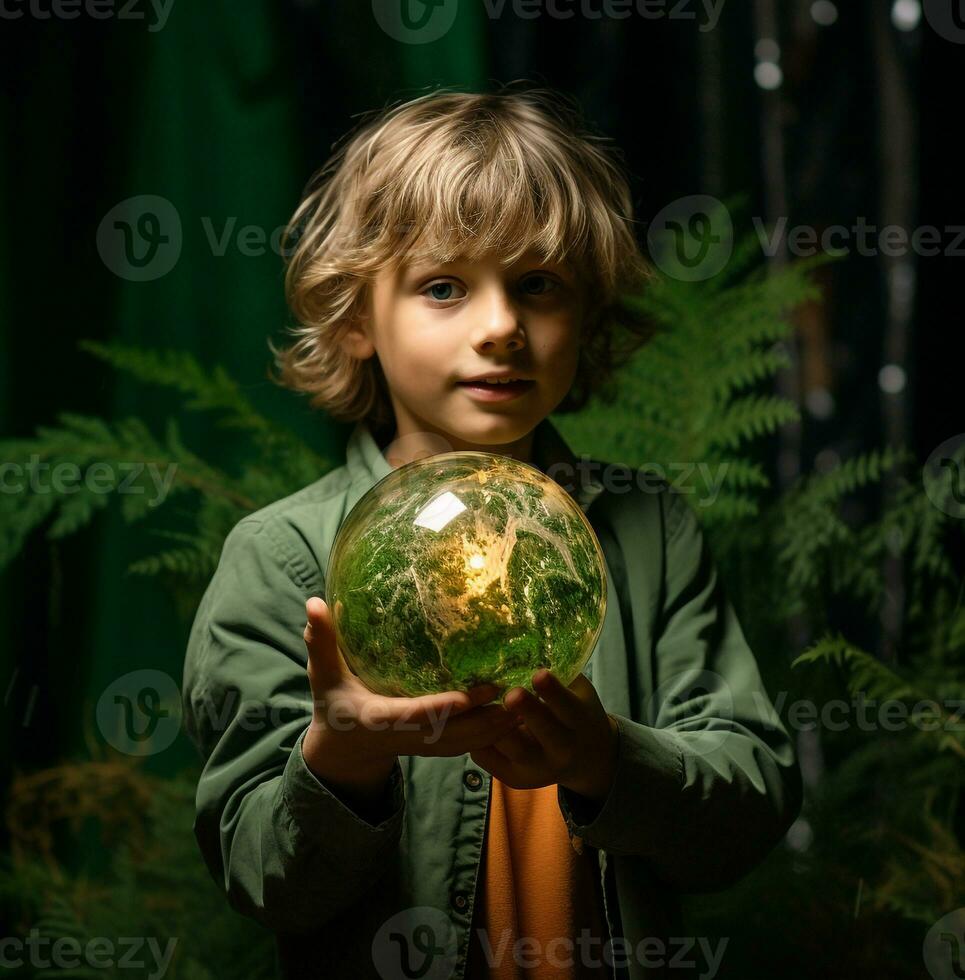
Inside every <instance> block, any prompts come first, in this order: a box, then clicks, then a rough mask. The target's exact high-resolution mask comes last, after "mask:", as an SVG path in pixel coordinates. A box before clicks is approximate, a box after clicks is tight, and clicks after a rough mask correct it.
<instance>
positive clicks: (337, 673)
mask: <svg viewBox="0 0 965 980" xmlns="http://www.w3.org/2000/svg"><path fill="white" fill-rule="evenodd" d="M305 612H306V614H307V616H308V620H307V622H306V623H305V630H304V634H303V636H304V640H305V647H306V648H307V650H308V662H309V667H310V673H311V675H312V678H313V679H318V680H319V681H321V682H322V683H324V682H325V681H326V680H329V681H335V680H338V679H340V678H341V677H342V676H344V674H345V673H346V672H347V671H348V664H346V663H345V660H344V658H343V657H342V654H341V651H340V650H339V649H338V643H337V642H336V640H335V629H334V627H333V626H332V612H331V610H330V609H329V608H328V605H327V604H326V602H325V600H324V599H320V598H319V597H318V596H312V597H311V598H309V599H308V601H307V602H306V603H305Z"/></svg>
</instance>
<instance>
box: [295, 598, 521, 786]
mask: <svg viewBox="0 0 965 980" xmlns="http://www.w3.org/2000/svg"><path fill="white" fill-rule="evenodd" d="M305 609H306V612H307V614H308V623H307V624H306V626H305V634H304V639H305V645H306V647H307V648H308V668H307V669H308V680H309V684H310V686H311V689H312V698H313V701H314V708H313V717H312V723H311V725H310V726H309V731H308V733H307V734H306V736H305V740H304V743H303V755H304V756H305V761H306V762H307V763H308V766H309V768H310V769H311V770H312V771H313V772H315V774H316V775H318V776H320V777H322V778H328V779H333V780H337V781H341V782H372V781H373V779H377V778H378V777H379V776H381V775H385V774H387V773H388V772H389V771H390V770H391V768H392V765H393V764H394V762H395V759H396V758H397V757H398V756H400V755H424V756H454V755H462V754H463V753H466V752H470V751H472V750H473V749H477V748H482V747H484V746H486V745H491V744H492V743H493V742H494V741H495V740H496V739H498V738H501V737H502V736H503V735H505V734H507V733H508V732H510V731H512V730H513V729H514V728H516V727H518V726H519V722H518V721H517V720H516V719H514V718H513V716H512V714H511V713H510V712H509V711H507V710H506V709H505V708H504V707H503V706H502V705H501V704H498V703H497V704H492V705H490V704H487V703H486V702H488V701H491V700H492V699H493V698H495V697H496V696H497V695H498V694H499V693H500V690H499V688H498V687H496V686H495V685H492V684H484V685H480V686H478V687H475V688H473V689H472V690H471V691H469V692H463V691H443V692H441V693H439V694H427V695H424V696H423V697H418V698H405V697H395V698H393V697H384V696H383V695H381V694H374V693H373V692H372V691H370V690H369V689H368V688H367V687H366V686H365V684H363V683H362V681H361V680H360V679H359V678H358V677H357V676H356V675H355V674H353V673H352V671H351V669H350V668H349V666H348V664H347V663H346V662H345V658H344V657H343V656H342V652H341V650H339V648H338V644H337V642H336V639H335V630H334V627H333V626H332V618H331V610H330V609H329V608H328V605H327V604H326V602H325V601H324V599H320V598H318V597H315V596H313V597H312V598H311V599H309V600H308V601H307V602H306V604H305Z"/></svg>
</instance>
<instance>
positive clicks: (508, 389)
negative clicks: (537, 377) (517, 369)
mask: <svg viewBox="0 0 965 980" xmlns="http://www.w3.org/2000/svg"><path fill="white" fill-rule="evenodd" d="M457 384H458V385H459V387H460V388H465V389H466V390H467V391H468V392H471V393H472V394H474V395H476V396H478V397H480V398H483V399H485V400H487V401H493V400H499V401H501V400H503V399H506V398H517V397H519V396H520V395H522V394H524V393H525V392H527V391H529V389H530V388H532V387H533V386H534V385H535V384H536V382H535V381H528V380H527V381H507V382H500V383H496V384H492V383H490V382H488V381H459V382H457Z"/></svg>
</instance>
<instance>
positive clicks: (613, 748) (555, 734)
mask: <svg viewBox="0 0 965 980" xmlns="http://www.w3.org/2000/svg"><path fill="white" fill-rule="evenodd" d="M533 688H534V690H535V691H536V692H537V694H538V695H539V697H538V698H537V697H533V695H532V694H530V693H529V692H528V691H527V690H525V689H524V688H522V687H514V688H512V690H510V691H509V692H508V693H507V695H506V697H505V698H504V700H503V704H504V705H505V706H506V708H508V709H509V710H510V711H511V712H513V713H514V714H517V715H518V716H519V717H520V718H522V719H523V724H522V725H520V727H519V728H517V729H516V730H515V731H513V732H510V733H509V734H508V735H506V736H505V737H504V738H501V739H499V740H498V741H496V742H493V743H492V745H489V746H486V747H484V748H481V749H476V751H474V752H470V753H469V756H470V758H471V759H472V760H473V762H475V763H476V765H478V766H480V767H482V768H483V769H485V770H486V771H487V772H488V773H490V775H492V776H495V777H496V779H498V780H499V781H500V782H501V783H505V784H506V785H507V786H509V787H511V788H512V789H538V788H539V787H541V786H548V785H550V784H551V783H558V784H559V785H560V786H563V787H564V788H565V789H569V790H572V791H573V792H574V793H579V794H580V796H585V797H587V798H588V799H591V800H598V801H602V800H604V799H605V798H606V796H607V794H608V793H609V791H610V785H611V783H612V782H613V775H614V773H615V771H616V761H617V737H618V736H617V724H616V721H614V719H613V717H612V716H611V715H609V714H607V712H606V711H605V710H604V708H603V705H602V704H601V702H600V697H599V695H598V694H597V693H596V688H595V687H594V686H593V685H592V684H591V683H590V681H589V680H587V678H586V677H585V676H584V675H583V674H577V676H576V680H574V681H573V683H572V684H570V686H569V687H564V686H563V684H562V682H561V681H560V679H559V678H558V677H557V676H556V675H555V674H553V673H552V671H549V670H547V669H546V668H542V669H540V670H538V671H537V672H536V673H535V674H533Z"/></svg>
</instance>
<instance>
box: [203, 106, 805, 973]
mask: <svg viewBox="0 0 965 980" xmlns="http://www.w3.org/2000/svg"><path fill="white" fill-rule="evenodd" d="M631 221H632V218H631V203H630V193H629V189H628V186H627V183H626V179H625V176H624V175H623V172H622V169H621V167H620V166H619V165H618V164H617V163H616V162H615V160H614V158H613V157H612V156H611V154H610V153H609V152H608V150H607V149H606V148H605V147H604V146H602V145H601V142H600V141H599V140H598V139H597V138H596V137H594V136H592V135H591V134H589V133H587V132H586V131H585V130H584V129H583V128H582V126H581V124H580V122H579V120H578V118H577V117H576V116H575V114H574V113H572V111H571V110H570V108H569V106H568V105H566V104H565V103H564V102H562V100H560V99H559V98H557V97H555V96H553V95H552V94H551V93H549V92H546V91H542V90H539V89H533V90H526V89H523V90H504V91H502V92H499V93H495V94H486V95H475V94H466V93H459V92H448V91H440V92H436V93H433V94H431V95H429V96H424V97H422V98H419V99H415V100H413V101H412V102H409V103H406V104H404V105H401V106H397V107H395V108H393V109H391V110H389V111H387V112H384V113H382V114H381V115H380V116H378V117H377V118H376V119H374V120H372V121H370V122H369V123H368V124H366V125H365V126H364V127H363V128H362V129H361V130H360V131H359V132H358V133H356V134H355V135H354V137H353V138H352V139H351V140H350V141H349V142H348V143H347V144H345V145H343V146H342V147H341V148H340V149H339V150H338V151H337V152H336V154H335V155H334V157H333V158H332V160H331V161H330V162H329V164H328V165H327V166H326V167H324V168H322V170H320V171H319V172H318V174H316V176H315V178H313V181H312V182H311V183H310V184H309V187H308V188H307V189H306V194H305V197H304V199H303V201H302V203H301V204H300V205H299V207H298V209H297V210H296V212H295V214H294V216H293V218H292V221H291V223H290V226H289V233H288V236H287V238H286V241H287V242H293V243H294V248H290V249H287V254H288V271H287V277H286V289H287V295H288V300H289V304H290V306H291V308H292V311H293V313H294V314H295V317H296V319H297V320H298V326H297V327H296V328H294V336H295V340H294V342H293V344H292V345H291V347H289V348H288V349H287V350H285V351H281V352H279V351H275V354H276V358H277V363H278V366H279V368H280V371H281V380H282V382H283V383H285V384H287V385H289V386H290V387H292V388H294V389H296V390H299V391H303V392H306V393H308V394H310V395H311V402H312V404H313V405H314V406H316V407H318V408H322V409H324V410H325V411H327V412H328V413H329V414H331V415H332V416H333V417H335V418H339V419H343V420H347V421H354V422H355V423H356V424H355V428H354V430H353V432H352V435H351V438H350V440H349V443H348V446H347V449H346V461H345V464H344V465H342V466H340V467H338V468H337V469H335V470H333V471H332V472H330V473H328V474H326V475H325V476H324V477H322V478H321V479H320V480H318V481H316V482H315V483H313V484H311V485H309V486H307V487H305V488H304V489H302V490H301V491H299V492H298V493H295V494H293V495H291V496H290V497H287V498H285V499H284V500H280V501H277V502H275V503H274V504H272V505H270V506H268V507H265V508H263V509H262V510H260V511H258V512H257V513H255V514H252V515H249V516H248V517H246V518H245V519H244V520H242V521H241V522H239V524H238V525H237V526H236V527H235V528H234V529H233V530H232V532H231V534H230V535H229V536H228V538H227V540H226V541H225V544H224V549H223V553H222V556H221V561H220V563H219V566H218V569H217V572H216V573H215V576H214V578H213V579H212V582H211V583H210V585H209V587H208V589H207V591H206V593H205V596H204V598H203V600H202V602H201V604H200V607H199V609H198V612H197V616H196V619H195V623H194V626H193V629H192V632H191V638H190V642H189V647H188V651H187V657H186V664H185V678H184V698H185V717H186V722H187V726H188V730H189V733H190V734H191V736H192V738H193V739H194V740H195V741H196V742H197V744H198V746H199V750H200V751H201V754H202V756H203V758H204V759H205V760H206V764H205V768H204V771H203V773H202V776H201V779H200V782H199V786H198V793H197V819H196V822H195V832H196V836H197V839H198V843H199V846H200V848H201V852H202V854H203V856H204V859H205V861H206V862H207V864H208V866H209V868H210V870H211V872H212V874H213V875H214V877H215V879H216V880H217V881H218V882H219V884H220V885H221V886H222V887H223V888H224V889H225V892H226V895H227V898H228V901H229V902H230V903H231V905H232V906H233V907H234V908H236V909H237V910H239V911H240V912H242V913H243V914H245V915H248V916H250V917H251V918H253V919H255V920H257V921H258V922H260V923H262V924H263V925H265V926H267V927H269V928H270V929H272V930H274V931H275V932H276V933H277V935H278V953H279V966H280V969H281V973H282V975H283V976H286V977H334V978H339V980H341V978H346V977H393V978H395V977H415V976H422V977H449V976H454V977H485V976H496V977H517V976H523V975H525V976H528V977H540V978H542V977H550V976H552V977H590V976H593V977H628V978H633V980H636V978H640V977H654V976H663V975H673V976H679V975H680V973H679V969H678V970H675V972H674V973H672V974H671V973H670V972H669V967H670V965H671V963H670V961H671V959H672V958H673V957H674V954H675V953H678V952H679V951H678V950H677V949H676V948H675V947H674V946H672V945H670V937H671V936H672V935H673V933H674V932H675V931H677V932H679V919H678V913H679V909H678V905H677V900H676V896H677V895H678V894H679V893H680V892H682V891H709V890H716V889H720V888H723V887H726V886H727V885H729V884H731V883H732V882H734V881H735V880H737V879H738V878H739V877H740V876H742V875H743V874H745V873H746V872H747V871H748V870H749V869H750V868H751V867H753V866H754V865H755V864H756V863H757V862H759V861H760V860H761V859H762V858H763V857H764V856H765V855H766V854H767V852H768V851H769V850H770V849H771V848H772V847H773V846H774V845H775V844H776V843H777V842H778V841H779V840H780V839H781V837H782V835H783V834H784V832H785V830H786V829H787V827H788V826H789V825H790V823H791V822H792V820H793V819H794V817H795V816H796V814H797V812H798V810H799V807H800V802H801V785H800V773H799V770H798V767H797V763H796V760H795V757H794V752H793V748H792V745H791V741H790V739H789V737H788V734H787V732H786V730H785V728H784V727H783V725H782V724H781V721H780V719H779V717H778V715H777V713H776V712H775V710H774V708H773V706H772V704H771V702H770V701H769V700H768V698H767V695H766V693H765V692H764V690H763V688H762V685H761V680H760V676H759V673H758V668H757V665H756V662H755V659H754V656H753V654H752V653H751V651H750V650H749V649H748V647H747V644H746V642H745V640H744V637H743V634H742V632H741V629H740V626H739V624H738V623H737V621H736V619H735V616H734V613H733V610H732V608H731V606H730V604H729V602H728V601H727V599H726V598H725V596H724V594H723V592H722V589H721V585H720V582H719V580H718V578H717V575H716V572H715V569H714V566H713V562H712V560H711V558H710V556H709V554H708V552H707V547H706V544H705V542H704V539H703V537H702V535H701V532H700V528H699V525H698V523H697V521H696V518H695V517H694V515H693V514H692V513H691V511H690V510H689V508H688V507H687V506H686V504H685V503H684V501H683V500H682V499H681V497H680V496H679V495H676V494H673V493H672V492H670V491H669V489H668V488H667V486H666V485H662V486H660V487H658V488H657V489H658V491H659V492H656V493H655V492H653V491H654V485H653V482H652V481H651V482H650V483H649V484H647V483H646V482H645V481H642V480H641V479H639V477H640V474H639V472H638V471H634V470H628V469H627V468H625V467H624V468H621V472H620V474H619V478H618V479H613V478H612V477H613V473H612V467H607V466H605V465H604V468H603V470H602V473H603V476H602V478H601V479H600V480H596V481H589V480H575V479H573V476H574V474H575V472H576V471H575V464H576V459H575V457H574V456H573V454H572V452H571V451H570V449H569V447H568V446H567V445H566V443H565V442H564V441H563V440H562V438H561V437H560V435H559V433H558V432H557V431H556V429H555V427H553V425H552V424H551V423H550V421H549V419H548V418H547V416H548V415H549V414H550V413H551V412H553V411H560V412H564V411H573V410H576V409H578V408H579V407H580V406H581V405H583V404H584V403H585V401H586V400H587V398H588V397H589V395H590V394H592V393H593V392H594V391H595V390H597V389H599V388H600V387H601V385H602V384H603V383H604V382H605V381H606V379H607V377H608V376H609V373H610V371H611V370H612V367H613V364H614V363H615V359H616V356H617V355H616V353H615V350H616V343H615V337H614V328H615V327H616V326H620V327H622V328H623V329H624V330H625V331H626V333H627V335H628V336H629V337H630V338H631V345H632V344H637V343H640V342H642V341H643V340H644V339H645V337H646V328H645V325H643V324H641V323H639V322H634V321H633V320H632V319H631V318H630V317H629V315H628V314H627V313H626V312H625V311H624V310H622V309H621V307H620V306H619V304H618V299H619V297H620V295H621V294H623V293H625V292H627V291H629V290H630V289H633V288H637V287H639V286H640V285H641V284H642V283H643V282H645V280H646V278H647V275H648V272H647V266H646V264H645V262H644V259H643V257H642V256H641V254H640V252H639V250H638V247H637V245H636V242H635V239H634V236H633V233H632V229H631ZM507 378H514V379H518V380H516V381H512V382H509V383H505V384H504V383H502V382H503V381H505V380H506V379H507ZM480 379H482V380H480ZM485 379H489V380H488V381H487V380H485ZM453 449H476V450H481V451H486V452H494V453H502V454H505V455H511V456H513V457H515V458H517V459H520V460H523V461H526V462H530V463H532V464H533V465H536V466H538V467H539V468H540V469H542V470H543V471H544V472H546V473H548V474H549V475H551V476H553V478H554V479H557V480H558V482H560V483H561V484H562V485H564V486H565V487H566V489H567V490H568V491H569V492H570V493H571V494H572V495H573V496H574V498H575V499H576V500H577V501H578V503H579V504H580V506H581V507H582V508H583V509H584V512H585V513H586V514H587V517H588V519H589V520H590V521H591V523H592V524H593V526H594V528H595V529H596V531H597V534H598V536H599V538H600V541H601V544H602V545H603V547H604V550H605V554H606V561H607V576H608V595H609V597H610V601H609V603H608V608H607V614H606V617H605V620H604V625H603V631H602V633H601V636H600V639H599V642H598V643H597V646H596V647H595V648H594V652H593V655H592V657H591V658H590V660H589V662H588V663H587V666H586V668H585V669H584V673H583V675H581V676H580V677H578V678H577V680H576V681H574V683H573V684H572V685H570V687H569V688H563V686H562V685H561V684H560V683H559V681H558V680H557V679H556V678H555V677H553V675H552V674H551V673H549V672H548V671H538V672H537V673H536V674H535V675H534V678H533V684H534V689H535V691H536V696H534V695H533V694H531V693H530V692H528V691H524V690H523V689H521V688H514V689H513V690H512V691H508V692H507V691H501V692H500V691H496V690H495V689H493V688H491V687H483V688H479V689H475V690H473V691H471V692H447V693H444V694H440V695H434V696H432V697H427V698H416V699H411V700H409V699H401V698H383V697H379V696H376V695H374V694H372V693H371V692H369V691H368V690H367V689H366V688H365V687H364V686H363V685H362V684H361V682H360V681H359V680H358V678H356V677H355V676H354V675H353V674H352V673H351V672H350V671H349V669H348V667H347V665H346V664H345V662H344V659H343V658H342V656H341V653H340V651H339V650H338V648H337V645H336V643H335V640H334V635H333V631H332V628H331V618H330V613H329V610H328V608H327V606H326V604H325V602H324V601H323V599H322V598H321V597H322V596H324V594H325V582H324V570H325V568H326V564H327V560H328V554H329V551H330V548H331V545H332V542H333V540H334V537H335V533H336V531H337V530H338V527H339V525H340V523H341V521H342V520H343V519H344V517H345V516H346V515H347V514H348V512H349V511H350V510H351V508H352V506H353V505H354V504H355V502H356V501H357V500H358V499H359V498H360V497H361V496H362V495H363V494H364V493H365V492H366V491H367V490H368V489H369V488H370V487H372V486H373V485H374V484H375V483H376V482H377V481H378V480H379V479H381V478H382V477H383V476H385V475H386V474H387V473H389V472H391V470H392V468H393V466H398V465H401V464H402V463H403V462H406V461H408V460H410V459H415V458H418V457H420V456H423V455H426V454H430V453H437V452H444V451H449V450H453ZM597 465H602V464H597ZM557 474H559V476H558V475H557ZM628 475H629V476H632V477H633V479H632V480H629V481H628V480H627V476H628ZM306 620H307V622H306ZM306 674H307V676H306ZM497 695H500V699H499V700H497V701H493V699H494V698H495V697H496V696H497ZM487 702H493V703H487ZM266 703H267V706H268V708H269V711H268V712H267V715H268V719H269V720H268V721H266V720H264V719H265V714H266V713H265V711H264V708H265V706H266ZM251 705H253V706H254V711H251V710H250V708H249V707H248V706H251ZM225 717H227V718H228V719H229V720H228V722H227V724H225V723H224V721H223V719H224V718H225ZM215 718H217V719H222V721H221V722H220V723H219V724H218V725H217V726H216V725H214V724H213V723H212V719H215ZM376 720H377V723H376ZM685 959H686V957H685ZM717 965H719V963H718V964H717ZM705 975H712V974H711V973H709V972H707V971H705Z"/></svg>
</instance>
